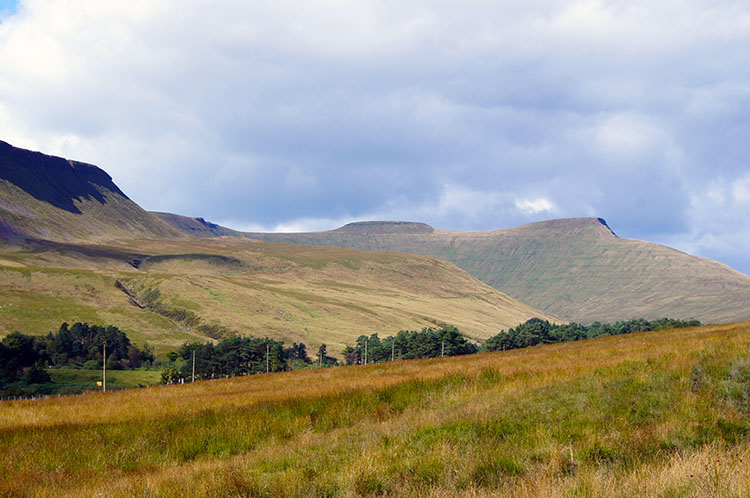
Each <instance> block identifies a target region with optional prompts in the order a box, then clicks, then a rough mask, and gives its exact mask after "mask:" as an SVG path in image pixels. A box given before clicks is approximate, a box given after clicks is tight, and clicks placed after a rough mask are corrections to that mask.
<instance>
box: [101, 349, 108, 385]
mask: <svg viewBox="0 0 750 498" xmlns="http://www.w3.org/2000/svg"><path fill="white" fill-rule="evenodd" d="M102 348H103V350H104V351H103V353H102V392H103V393H105V392H107V341H104V345H103V346H102Z"/></svg>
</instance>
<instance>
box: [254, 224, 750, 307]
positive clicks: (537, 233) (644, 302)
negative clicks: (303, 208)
mask: <svg viewBox="0 0 750 498" xmlns="http://www.w3.org/2000/svg"><path fill="white" fill-rule="evenodd" d="M246 235H247V236H248V237H252V238H256V239H259V240H273V241H283V242H293V243H298V244H310V245H331V246H339V247H349V248H358V249H366V250H372V251H400V252H410V253H417V254H424V255H429V256H433V257H436V258H440V259H444V260H447V261H450V262H453V263H455V264H456V265H458V266H459V267H461V268H463V269H464V270H466V271H467V272H469V273H470V274H472V275H473V276H475V277H477V278H478V279H480V280H482V281H483V282H485V283H487V284H489V285H491V286H493V287H495V288H496V289H499V290H502V291H503V292H506V293H508V294H509V295H511V296H513V297H515V298H516V299H519V300H520V301H523V302H525V303H529V304H530V305H532V306H535V307H537V308H539V309H541V310H543V311H545V312H547V313H551V314H553V315H555V316H558V317H561V318H563V319H566V320H576V321H581V322H592V321H595V320H602V321H613V320H620V319H631V318H641V317H643V318H647V319H655V318H659V317H662V316H664V315H669V316H673V317H678V318H683V319H690V318H695V319H698V320H701V321H703V322H730V321H735V320H747V319H750V277H748V276H746V275H743V274H741V273H739V272H737V271H734V270H732V269H731V268H729V267H727V266H725V265H722V264H721V263H717V262H715V261H711V260H707V259H702V258H698V257H694V256H691V255H688V254H685V253H683V252H680V251H676V250H674V249H670V248H668V247H665V246H661V245H659V244H654V243H650V242H643V241H640V240H632V239H621V238H619V237H617V236H616V235H615V234H614V232H613V231H612V230H611V229H610V228H609V227H608V226H607V224H606V223H605V222H604V220H602V219H599V218H573V219H562V220H551V221H545V222H540V223H532V224H529V225H524V226H521V227H516V228H508V229H501V230H492V231H487V232H458V231H449V230H438V229H434V228H432V227H429V226H428V225H424V224H420V223H403V222H395V223H394V222H367V223H351V224H349V225H346V226H344V227H341V228H339V229H336V230H331V231H328V232H318V233H301V234H275V233H274V234H264V233H251V234H246Z"/></svg>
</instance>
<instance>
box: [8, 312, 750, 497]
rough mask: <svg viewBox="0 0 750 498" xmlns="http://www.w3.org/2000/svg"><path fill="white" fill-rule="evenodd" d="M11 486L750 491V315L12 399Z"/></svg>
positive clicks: (146, 490) (315, 492) (228, 490)
mask: <svg viewBox="0 0 750 498" xmlns="http://www.w3.org/2000/svg"><path fill="white" fill-rule="evenodd" d="M0 446H1V447H2V448H3V450H4V451H3V452H2V454H1V455H0V475H1V476H2V478H0V495H4V496H98V495H106V496H134V495H135V496H269V497H270V496H274V497H276V496H504V495H513V496H560V495H569V496H634V495H643V494H648V495H653V496H746V495H747V494H748V493H750V466H748V465H746V462H747V458H748V457H750V323H737V324H729V325H721V326H704V327H696V328H690V329H679V330H670V331H659V332H644V333H634V334H628V335H622V336H611V337H605V338H600V339H592V340H587V341H579V342H571V343H563V344H554V345H546V346H541V347H534V348H529V349H525V350H514V351H506V352H499V353H487V354H478V355H470V356H466V357H456V358H449V359H442V360H441V359H433V360H415V361H401V362H394V363H388V364H379V365H370V366H366V367H363V366H355V367H337V368H329V369H322V370H314V371H298V372H290V373H281V374H269V375H258V376H251V377H239V378H231V379H221V380H212V381H203V382H198V383H195V384H193V385H179V386H157V387H149V388H144V389H138V390H133V391H120V392H114V393H106V394H101V393H89V394H85V395H83V396H76V397H70V398H51V399H46V400H40V401H23V402H8V403H2V404H0Z"/></svg>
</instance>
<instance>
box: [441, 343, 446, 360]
mask: <svg viewBox="0 0 750 498" xmlns="http://www.w3.org/2000/svg"><path fill="white" fill-rule="evenodd" d="M443 356H445V339H443V342H442V346H441V348H440V357H441V358H442V357H443Z"/></svg>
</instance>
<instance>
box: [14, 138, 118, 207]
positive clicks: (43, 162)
mask: <svg viewBox="0 0 750 498" xmlns="http://www.w3.org/2000/svg"><path fill="white" fill-rule="evenodd" d="M0 179H3V180H7V181H8V182H10V183H12V184H13V185H15V186H17V187H18V188H20V189H22V190H23V191H25V192H26V193H28V194H29V195H31V196H32V197H34V198H35V199H38V200H40V201H43V202H47V203H49V204H52V205H53V206H55V207H57V208H59V209H64V210H65V211H68V212H70V213H74V214H81V210H80V209H78V207H77V206H76V205H75V203H74V201H75V200H78V201H81V200H84V199H89V200H92V199H93V200H96V201H98V202H99V203H100V204H106V203H107V197H106V196H105V195H104V194H103V193H102V192H103V191H106V190H108V191H111V192H113V193H115V194H119V195H122V196H123V197H126V196H125V194H123V193H122V191H120V189H119V188H117V186H116V185H115V184H114V183H113V182H112V179H111V178H110V176H109V175H108V174H107V173H105V172H104V171H103V170H102V169H100V168H98V167H96V166H92V165H90V164H85V163H79V162H75V161H68V160H66V159H63V158H61V157H54V156H48V155H46V154H42V153H41V152H33V151H29V150H25V149H19V148H16V147H13V146H12V145H10V144H8V143H6V142H3V141H0ZM126 198H127V197H126Z"/></svg>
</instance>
